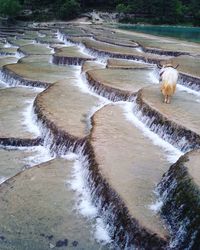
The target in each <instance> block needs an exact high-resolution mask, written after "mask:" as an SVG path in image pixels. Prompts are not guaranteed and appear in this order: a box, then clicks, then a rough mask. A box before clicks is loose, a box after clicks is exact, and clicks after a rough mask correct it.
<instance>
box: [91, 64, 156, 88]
mask: <svg viewBox="0 0 200 250" xmlns="http://www.w3.org/2000/svg"><path fill="white" fill-rule="evenodd" d="M87 75H88V77H89V78H90V79H91V80H94V81H95V82H97V83H98V82H99V83H101V84H104V85H106V86H110V87H113V88H116V89H120V90H126V91H130V92H132V93H134V92H137V91H138V90H139V89H141V88H143V87H145V86H148V85H151V84H154V83H155V82H154V79H153V80H152V78H151V75H153V71H152V70H149V69H136V70H126V69H117V70H116V69H99V70H90V71H88V72H87Z"/></svg>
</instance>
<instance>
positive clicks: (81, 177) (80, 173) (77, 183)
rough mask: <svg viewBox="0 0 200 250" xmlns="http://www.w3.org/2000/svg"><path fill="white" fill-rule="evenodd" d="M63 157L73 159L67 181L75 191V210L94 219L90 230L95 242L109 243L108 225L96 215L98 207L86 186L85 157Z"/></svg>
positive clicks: (72, 155)
mask: <svg viewBox="0 0 200 250" xmlns="http://www.w3.org/2000/svg"><path fill="white" fill-rule="evenodd" d="M64 158H66V159H69V160H74V164H73V170H72V175H71V179H70V180H69V181H68V184H69V185H70V188H71V189H72V190H73V191H75V192H76V197H77V199H76V209H77V211H78V212H79V213H80V214H81V215H83V216H84V217H86V218H87V219H90V222H91V223H92V222H93V221H94V226H93V227H94V231H93V232H91V233H92V234H93V236H94V237H95V239H96V240H97V242H99V243H101V244H102V245H104V244H108V243H111V238H110V236H109V233H108V226H106V225H105V223H104V222H103V219H102V218H100V217H99V216H98V208H97V207H96V206H94V205H93V202H92V198H91V193H90V188H89V186H88V182H87V180H88V176H89V173H88V169H87V167H86V165H87V159H86V157H84V156H81V154H80V155H78V154H73V153H68V154H66V155H65V156H64Z"/></svg>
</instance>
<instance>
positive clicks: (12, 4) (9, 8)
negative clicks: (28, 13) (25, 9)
mask: <svg viewBox="0 0 200 250" xmlns="http://www.w3.org/2000/svg"><path fill="white" fill-rule="evenodd" d="M20 10H21V5H20V3H19V1H18V0H0V14H1V15H3V16H6V17H11V18H13V17H15V16H17V15H18V13H19V12H20Z"/></svg>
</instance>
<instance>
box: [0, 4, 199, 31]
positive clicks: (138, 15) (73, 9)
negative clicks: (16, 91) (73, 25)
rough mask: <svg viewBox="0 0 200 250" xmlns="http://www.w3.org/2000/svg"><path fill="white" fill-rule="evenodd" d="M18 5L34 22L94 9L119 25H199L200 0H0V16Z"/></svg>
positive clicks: (15, 10) (14, 13)
mask: <svg viewBox="0 0 200 250" xmlns="http://www.w3.org/2000/svg"><path fill="white" fill-rule="evenodd" d="M21 6H22V8H23V9H29V10H31V11H32V12H33V15H32V16H31V17H29V18H32V19H34V20H37V19H38V20H48V19H55V18H56V19H61V20H69V19H72V18H75V17H76V16H78V15H79V14H80V13H81V12H87V11H91V10H93V9H97V10H104V11H117V12H119V13H120V21H121V22H129V23H138V22H139V23H152V24H191V25H195V26H199V25H200V0H167V1H165V0H54V1H52V0H0V14H3V15H4V16H10V17H15V16H17V15H18V13H19V11H20V9H21Z"/></svg>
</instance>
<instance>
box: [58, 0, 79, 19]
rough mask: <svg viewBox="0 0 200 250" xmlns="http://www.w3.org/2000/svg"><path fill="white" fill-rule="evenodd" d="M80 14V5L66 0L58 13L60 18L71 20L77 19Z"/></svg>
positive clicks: (73, 0)
mask: <svg viewBox="0 0 200 250" xmlns="http://www.w3.org/2000/svg"><path fill="white" fill-rule="evenodd" d="M79 12H80V4H79V3H78V2H77V1H75V0H65V2H64V3H63V4H62V5H61V7H60V9H59V11H58V18H60V19H62V20H69V19H72V18H75V17H76V16H77V15H78V14H79Z"/></svg>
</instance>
